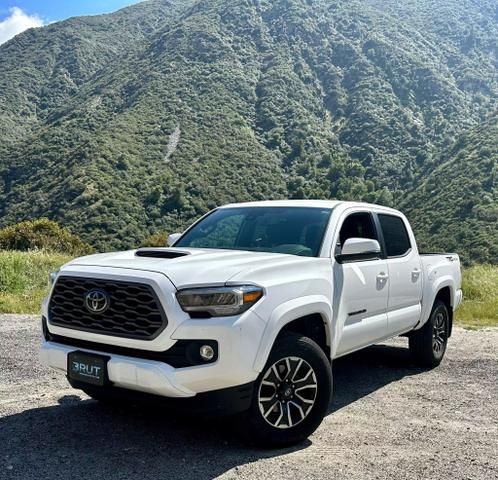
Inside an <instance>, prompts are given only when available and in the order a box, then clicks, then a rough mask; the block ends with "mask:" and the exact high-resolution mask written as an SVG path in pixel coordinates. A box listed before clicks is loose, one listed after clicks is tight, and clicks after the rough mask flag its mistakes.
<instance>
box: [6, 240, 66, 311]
mask: <svg viewBox="0 0 498 480" xmlns="http://www.w3.org/2000/svg"><path fill="white" fill-rule="evenodd" d="M70 259H71V257H70V256H68V255H63V254H58V253H48V252H44V251H31V252H17V251H8V250H3V251H0V313H39V312H40V304H41V301H42V298H43V297H44V296H45V295H46V294H47V288H48V280H47V279H48V274H49V272H52V271H54V270H57V269H58V268H59V267H60V266H61V265H63V264H64V263H66V262H68V261H69V260H70Z"/></svg>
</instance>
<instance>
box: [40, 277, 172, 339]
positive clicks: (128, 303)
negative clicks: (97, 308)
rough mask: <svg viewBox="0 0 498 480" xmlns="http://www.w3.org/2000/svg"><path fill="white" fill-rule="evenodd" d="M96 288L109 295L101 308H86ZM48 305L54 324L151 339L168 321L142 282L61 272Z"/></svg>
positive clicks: (157, 301) (152, 294)
mask: <svg viewBox="0 0 498 480" xmlns="http://www.w3.org/2000/svg"><path fill="white" fill-rule="evenodd" d="M94 290H96V291H98V292H100V293H104V294H105V295H106V296H107V300H108V305H107V308H106V309H105V310H104V311H102V312H93V311H90V310H89V309H88V308H87V303H88V302H87V301H86V296H87V294H88V293H89V292H91V291H94ZM48 308H49V310H48V314H49V322H50V323H51V324H52V325H57V326H60V327H65V328H71V329H74V330H84V331H86V332H93V333H100V334H104V335H112V336H117V337H126V338H136V339H141V340H152V339H153V338H155V337H157V336H158V335H159V333H161V331H162V330H164V328H165V327H166V325H167V323H168V322H167V319H166V315H165V314H164V311H163V310H162V308H161V305H160V303H159V299H158V298H157V296H156V294H155V292H154V290H153V289H152V287H150V286H149V285H145V284H143V283H135V282H123V281H117V280H104V279H95V278H82V277H66V276H61V277H59V278H58V279H57V283H56V284H55V286H54V289H53V292H52V296H51V297H50V303H49V307H48Z"/></svg>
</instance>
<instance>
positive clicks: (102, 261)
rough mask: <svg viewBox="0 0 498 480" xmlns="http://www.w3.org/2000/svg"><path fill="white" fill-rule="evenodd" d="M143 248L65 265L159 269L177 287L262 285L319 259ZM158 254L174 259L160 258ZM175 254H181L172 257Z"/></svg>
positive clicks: (85, 258)
mask: <svg viewBox="0 0 498 480" xmlns="http://www.w3.org/2000/svg"><path fill="white" fill-rule="evenodd" d="M144 251H145V253H147V256H138V255H137V250H129V251H126V252H113V253H100V254H96V255H89V256H86V257H80V258H76V259H74V260H73V261H71V262H69V263H67V264H66V265H64V267H67V266H71V267H73V268H74V267H77V266H84V267H98V268H101V267H104V268H105V267H112V268H123V269H133V270H143V271H152V272H158V273H162V274H164V275H166V276H167V277H168V278H169V280H170V281H171V282H172V283H173V284H174V285H175V287H176V288H185V287H195V286H201V285H223V284H225V283H227V282H239V281H246V280H247V279H249V278H250V279H251V282H258V281H259V282H260V283H261V284H262V285H263V284H264V283H266V282H267V281H268V279H269V278H270V277H271V272H273V273H275V272H279V271H280V272H281V271H282V270H284V269H289V267H290V269H293V268H295V267H296V266H298V265H299V264H301V265H303V264H304V263H307V262H310V261H313V260H314V261H316V260H318V259H316V258H311V257H300V256H296V255H288V254H282V253H266V252H251V251H242V250H215V249H197V248H155V249H147V250H146V249H140V250H138V252H144ZM149 255H150V256H149ZM160 255H162V256H172V257H173V258H160ZM175 255H180V256H177V257H176V258H174V257H175ZM64 267H63V268H62V271H64ZM85 270H86V268H85ZM263 286H264V285H263Z"/></svg>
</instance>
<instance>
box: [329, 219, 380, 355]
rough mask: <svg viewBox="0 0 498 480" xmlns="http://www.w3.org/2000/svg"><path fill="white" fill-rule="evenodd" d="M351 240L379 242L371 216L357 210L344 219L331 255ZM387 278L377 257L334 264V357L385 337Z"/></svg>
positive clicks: (338, 251)
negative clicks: (365, 239)
mask: <svg viewBox="0 0 498 480" xmlns="http://www.w3.org/2000/svg"><path fill="white" fill-rule="evenodd" d="M340 224H341V222H340ZM353 237H355V238H372V239H374V240H378V241H379V236H378V232H377V228H376V226H375V222H374V217H373V215H372V213H371V212H368V211H361V210H360V211H354V212H351V213H348V214H345V215H344V217H343V218H342V224H341V227H340V230H339V232H338V234H337V235H336V239H335V243H334V244H335V246H336V247H335V248H336V251H335V252H334V254H338V253H340V251H341V247H342V245H343V244H344V242H345V241H346V240H347V239H348V238H353ZM379 243H380V241H379ZM387 277H388V274H387V262H386V260H385V259H382V258H380V257H379V258H372V259H370V260H362V261H354V262H350V263H342V264H339V263H337V262H335V264H334V308H335V310H336V321H337V327H338V328H337V335H338V340H339V341H338V347H337V352H336V354H337V355H343V354H345V353H348V352H350V351H353V350H357V349H359V348H361V347H364V346H366V345H370V344H372V343H375V342H376V341H377V340H380V339H382V338H385V337H386V335H387V300H388V278H387Z"/></svg>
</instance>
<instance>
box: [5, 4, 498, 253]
mask: <svg viewBox="0 0 498 480" xmlns="http://www.w3.org/2000/svg"><path fill="white" fill-rule="evenodd" d="M496 20H497V10H496V8H495V4H494V2H492V1H487V0H485V1H482V2H479V4H477V3H475V2H472V1H470V0H467V1H457V0H443V1H435V0H425V1H417V2H403V3H402V4H398V2H395V1H394V0H385V1H375V0H361V1H360V0H356V1H345V0H339V1H333V2H331V1H321V0H320V1H318V0H285V1H284V0H275V1H271V2H270V1H267V0H252V1H249V0H235V1H230V2H229V1H228V0H211V1H209V2H203V1H194V0H192V1H180V0H171V1H163V0H150V1H148V2H145V3H143V4H138V5H135V6H133V7H129V8H127V9H123V10H121V11H119V12H116V13H115V14H111V15H106V16H100V17H91V18H89V19H88V18H83V19H70V20H68V21H65V22H60V23H57V24H54V25H51V26H49V27H46V28H43V29H40V30H35V31H28V32H25V33H24V34H21V35H19V36H18V37H16V38H15V39H14V40H12V41H11V42H8V43H7V44H5V45H3V46H2V47H0V79H2V80H0V82H3V84H2V85H3V86H5V88H0V105H2V109H1V111H0V119H1V120H3V121H2V122H1V124H2V125H3V126H2V127H0V145H2V147H0V224H7V223H11V222H14V221H18V220H20V219H23V218H27V217H38V216H42V215H47V216H49V217H51V218H53V219H55V220H57V221H60V222H62V223H64V224H66V225H68V226H70V227H71V228H72V229H73V230H74V231H76V232H78V233H80V234H81V235H82V236H83V238H84V239H85V240H86V241H88V242H90V243H93V244H94V245H96V246H97V247H98V248H118V247H127V246H132V245H135V244H136V243H137V242H138V241H139V240H140V239H141V238H143V237H144V236H146V235H147V234H148V233H149V232H151V231H153V230H156V229H167V230H172V229H178V228H182V227H183V226H184V225H185V224H186V223H187V222H188V221H190V220H191V219H192V218H194V217H195V216H197V215H199V214H200V213H202V212H204V211H205V210H206V209H207V208H211V207H213V206H215V205H217V204H220V203H224V202H227V201H237V200H247V199H259V198H279V197H320V198H332V197H339V198H345V199H363V200H368V201H376V202H380V203H387V204H393V205H398V204H399V202H400V201H402V200H403V198H405V194H406V192H409V191H410V190H412V189H413V188H414V187H416V186H418V184H419V183H420V182H421V181H422V179H423V175H424V172H426V171H429V170H431V169H434V168H436V167H437V165H438V163H437V162H439V158H441V154H440V153H439V152H440V151H442V150H444V149H445V148H447V147H448V146H450V145H452V144H453V143H454V141H455V139H456V138H457V137H458V135H460V134H461V133H462V132H463V131H465V130H467V129H469V128H473V127H475V126H476V125H478V124H479V123H480V122H482V121H483V119H485V118H486V117H487V116H488V115H489V114H490V112H492V111H494V109H495V108H496V99H497V96H498V79H497V78H496V64H497V51H498V41H497V39H498V25H497V21H496ZM44 45H47V46H48V47H49V48H41V47H43V46H44ZM68 45H70V46H71V47H72V48H68ZM40 52H43V53H40ZM42 55H43V56H42ZM70 68H72V70H71V69H70ZM2 69H3V70H2ZM2 85H0V87H1V86H2ZM417 198H418V197H417ZM420 201H423V200H420ZM407 207H408V208H411V205H407ZM431 228H432V226H431ZM437 233H439V231H438V230H435V231H434V230H433V231H432V232H431V234H437ZM423 234H424V233H423Z"/></svg>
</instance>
